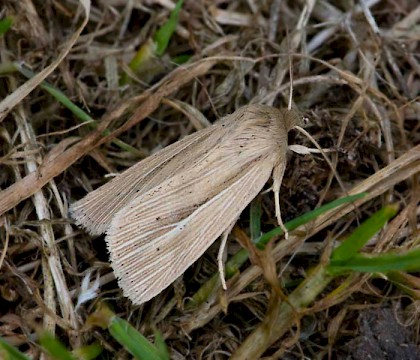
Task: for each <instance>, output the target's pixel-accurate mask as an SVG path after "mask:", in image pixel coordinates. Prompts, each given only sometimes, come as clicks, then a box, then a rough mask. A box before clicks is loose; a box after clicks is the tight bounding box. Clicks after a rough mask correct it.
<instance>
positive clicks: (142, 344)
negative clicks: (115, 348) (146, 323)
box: [108, 316, 169, 360]
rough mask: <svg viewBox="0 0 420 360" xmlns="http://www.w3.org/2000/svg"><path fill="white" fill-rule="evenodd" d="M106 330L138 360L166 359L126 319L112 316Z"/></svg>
mask: <svg viewBox="0 0 420 360" xmlns="http://www.w3.org/2000/svg"><path fill="white" fill-rule="evenodd" d="M108 331H109V332H110V334H111V335H112V336H113V337H114V339H115V340H117V341H118V342H119V343H120V344H121V345H122V346H124V348H125V349H126V350H127V351H129V352H130V353H131V354H132V355H133V356H134V357H135V358H136V359H138V360H167V359H169V358H163V357H162V354H161V352H160V351H159V350H158V349H157V348H156V347H155V346H154V345H152V344H151V343H150V342H149V340H147V339H146V338H145V337H144V336H143V335H142V334H140V333H139V332H138V331H137V330H136V329H135V328H134V327H132V326H131V325H130V324H129V323H128V322H127V321H125V320H123V319H121V318H119V317H117V316H114V318H113V319H112V320H111V322H110V323H109V325H108Z"/></svg>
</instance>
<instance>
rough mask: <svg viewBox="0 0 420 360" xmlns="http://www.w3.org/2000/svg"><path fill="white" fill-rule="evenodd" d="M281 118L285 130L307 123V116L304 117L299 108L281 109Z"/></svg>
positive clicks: (303, 125)
mask: <svg viewBox="0 0 420 360" xmlns="http://www.w3.org/2000/svg"><path fill="white" fill-rule="evenodd" d="M282 113H283V119H284V123H285V125H286V130H287V131H289V130H292V129H293V128H294V127H296V126H300V127H305V126H306V125H307V124H308V118H306V117H304V116H303V115H302V113H301V112H300V111H299V110H296V109H287V108H286V109H283V111H282Z"/></svg>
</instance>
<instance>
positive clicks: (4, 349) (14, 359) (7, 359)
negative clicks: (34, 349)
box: [0, 337, 30, 360]
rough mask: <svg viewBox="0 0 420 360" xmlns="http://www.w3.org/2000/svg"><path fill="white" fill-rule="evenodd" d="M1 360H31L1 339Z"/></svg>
mask: <svg viewBox="0 0 420 360" xmlns="http://www.w3.org/2000/svg"><path fill="white" fill-rule="evenodd" d="M0 359H4V360H30V359H29V358H28V357H27V356H26V355H25V354H23V353H21V352H20V351H19V350H18V349H16V348H15V347H14V346H12V345H10V344H9V343H8V342H7V341H6V340H4V339H3V338H2V337H0Z"/></svg>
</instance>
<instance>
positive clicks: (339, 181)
mask: <svg viewBox="0 0 420 360" xmlns="http://www.w3.org/2000/svg"><path fill="white" fill-rule="evenodd" d="M294 129H297V130H299V131H300V132H301V133H302V134H303V135H305V136H306V137H307V138H308V139H309V140H310V141H311V143H312V144H314V145H315V147H316V148H317V149H318V150H319V152H320V153H321V154H322V156H323V157H324V159H325V161H326V162H327V164H328V166H329V167H330V168H331V171H332V172H333V174H334V177H335V178H336V179H337V182H338V184H339V185H340V188H341V190H343V192H344V193H345V194H347V190H346V189H345V187H344V184H343V182H342V181H341V178H340V176H338V174H337V171H335V168H334V165H333V164H332V162H331V160H330V159H329V157H328V156H327V155H326V154H325V151H324V149H322V148H321V146H319V144H318V143H317V141H316V140H315V139H314V138H313V137H312V136H311V135H310V134H309V133H308V132H307V131H306V130H305V129H304V128H302V127H300V126H298V125H296V126H295V127H294Z"/></svg>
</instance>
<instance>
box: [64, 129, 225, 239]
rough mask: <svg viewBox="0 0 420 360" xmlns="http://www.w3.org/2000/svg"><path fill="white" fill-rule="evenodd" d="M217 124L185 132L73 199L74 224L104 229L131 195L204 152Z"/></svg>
mask: <svg viewBox="0 0 420 360" xmlns="http://www.w3.org/2000/svg"><path fill="white" fill-rule="evenodd" d="M219 127H221V126H220V125H215V126H214V127H211V128H208V129H203V130H202V131H198V132H196V133H194V134H191V135H189V136H186V137H185V138H184V139H182V140H180V141H178V142H176V143H174V144H172V145H169V146H167V147H165V148H164V149H162V150H160V151H159V152H157V153H155V154H153V155H151V156H149V157H147V158H146V159H144V160H143V161H140V162H138V163H137V164H136V165H133V166H132V167H130V168H129V169H127V170H126V171H124V172H123V173H121V174H120V175H118V176H116V177H115V178H114V179H112V180H111V181H109V182H108V183H107V184H105V185H103V186H101V187H99V188H98V189H96V190H95V191H92V192H90V193H89V194H88V195H87V196H85V197H84V198H83V199H81V200H79V201H77V202H75V203H74V204H73V205H72V206H71V207H70V215H71V217H72V218H73V219H75V221H76V224H77V225H79V226H82V227H84V228H85V229H86V230H87V231H88V232H89V233H90V234H92V235H99V234H102V233H105V232H106V230H107V229H108V228H109V225H110V224H111V220H112V218H113V217H114V216H115V214H116V213H117V212H118V211H119V210H121V209H122V208H123V207H124V206H125V205H126V204H127V203H129V202H130V201H132V200H133V198H135V197H137V196H139V195H140V194H142V193H144V192H146V191H148V190H149V189H151V188H153V187H155V186H156V185H158V184H159V183H161V182H162V181H164V180H165V179H167V178H168V177H169V176H172V175H173V174H174V173H175V172H176V171H178V170H179V169H181V168H184V167H185V166H187V165H188V164H189V163H190V162H191V161H193V160H194V158H196V157H199V156H201V155H202V154H203V153H205V152H206V151H207V150H208V146H210V144H211V143H214V142H217V139H214V140H213V139H209V137H211V136H212V135H213V137H214V134H215V133H216V132H222V131H223V130H222V129H217V128H219ZM217 130H218V131H217ZM219 135H221V134H219Z"/></svg>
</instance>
